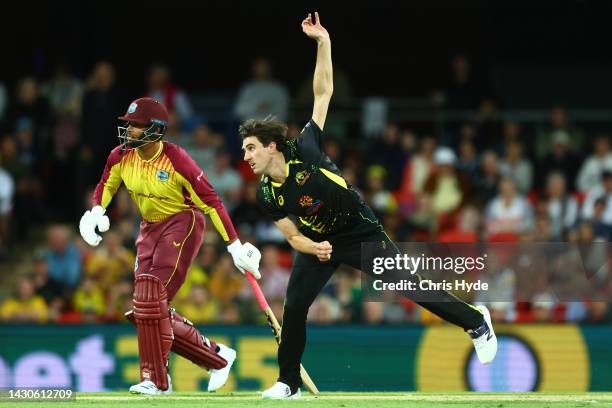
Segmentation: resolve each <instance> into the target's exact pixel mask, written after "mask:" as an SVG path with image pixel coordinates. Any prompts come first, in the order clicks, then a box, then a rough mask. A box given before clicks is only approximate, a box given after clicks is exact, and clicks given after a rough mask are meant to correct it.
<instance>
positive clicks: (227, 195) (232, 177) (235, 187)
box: [206, 148, 242, 212]
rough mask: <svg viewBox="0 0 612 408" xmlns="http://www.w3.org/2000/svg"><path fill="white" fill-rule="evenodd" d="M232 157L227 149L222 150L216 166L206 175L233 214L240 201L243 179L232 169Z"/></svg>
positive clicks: (216, 160)
mask: <svg viewBox="0 0 612 408" xmlns="http://www.w3.org/2000/svg"><path fill="white" fill-rule="evenodd" d="M231 159H232V158H231V156H230V154H229V152H227V151H226V150H225V149H223V148H220V149H218V150H217V153H216V154H215V166H214V168H212V169H210V170H209V172H208V173H207V174H206V177H207V178H208V181H209V183H210V184H211V185H213V186H215V191H216V192H217V194H218V195H219V197H221V199H222V200H223V204H224V205H225V208H227V211H228V212H231V211H232V210H233V209H234V208H236V206H237V205H238V202H239V201H240V189H241V188H242V179H241V178H240V175H239V174H238V172H237V171H236V170H234V169H233V168H232V167H231Z"/></svg>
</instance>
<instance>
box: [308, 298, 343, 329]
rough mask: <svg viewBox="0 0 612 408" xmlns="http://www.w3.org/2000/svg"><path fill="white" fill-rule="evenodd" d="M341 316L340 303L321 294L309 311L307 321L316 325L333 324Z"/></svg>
mask: <svg viewBox="0 0 612 408" xmlns="http://www.w3.org/2000/svg"><path fill="white" fill-rule="evenodd" d="M341 314H342V309H341V307H340V304H339V303H338V301H337V300H336V299H334V298H333V297H331V296H329V295H327V294H321V295H320V296H318V297H317V298H316V299H315V301H314V302H313V303H312V305H311V306H310V309H308V316H307V320H308V322H310V323H315V324H332V323H334V322H335V321H337V320H338V319H339V318H340V316H341Z"/></svg>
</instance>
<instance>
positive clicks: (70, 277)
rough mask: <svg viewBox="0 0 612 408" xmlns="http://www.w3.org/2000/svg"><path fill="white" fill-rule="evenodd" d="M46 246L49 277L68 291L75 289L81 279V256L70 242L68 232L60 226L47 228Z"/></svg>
mask: <svg viewBox="0 0 612 408" xmlns="http://www.w3.org/2000/svg"><path fill="white" fill-rule="evenodd" d="M47 245H48V249H47V253H46V258H47V263H48V264H49V275H50V276H51V277H52V278H53V279H55V280H57V281H58V282H60V283H61V284H62V285H65V286H67V287H68V288H70V289H74V288H76V286H77V285H78V283H79V280H80V279H81V256H80V254H79V251H78V249H77V247H76V245H75V244H74V243H73V242H71V233H70V230H69V229H68V228H66V227H64V226H61V225H53V226H51V227H49V229H48V230H47Z"/></svg>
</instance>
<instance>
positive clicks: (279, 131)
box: [239, 13, 497, 399]
mask: <svg viewBox="0 0 612 408" xmlns="http://www.w3.org/2000/svg"><path fill="white" fill-rule="evenodd" d="M302 30H303V31H304V33H305V34H306V35H307V36H308V37H310V38H312V39H314V40H315V41H316V42H317V58H316V66H315V71H314V80H313V91H314V107H313V112H312V119H311V120H310V121H309V122H308V123H307V124H306V126H305V127H304V129H303V130H302V132H301V134H300V135H299V137H298V138H297V139H296V140H290V139H288V138H286V136H285V135H286V130H287V127H286V126H285V125H284V124H282V123H279V122H277V121H276V120H275V119H274V118H270V117H268V118H266V119H262V120H253V119H251V120H248V121H246V122H245V123H243V124H242V125H241V126H240V130H239V132H240V135H241V136H242V139H243V142H242V148H243V150H244V160H245V161H247V162H248V164H249V165H250V167H251V169H252V170H253V172H254V173H255V174H257V175H261V181H260V183H259V188H258V194H257V198H258V202H259V203H260V205H261V206H262V208H263V209H264V211H265V212H266V213H267V214H268V215H269V216H270V217H271V218H273V219H274V220H275V223H276V225H277V226H278V228H279V229H280V230H281V231H282V232H283V234H284V236H285V237H286V239H287V241H288V242H289V244H290V245H291V246H292V248H293V249H294V250H295V251H296V254H295V257H294V263H293V269H292V272H291V277H290V280H289V285H288V287H287V295H286V300H285V307H284V312H283V326H282V332H281V342H280V345H279V349H278V364H279V368H280V374H279V377H278V380H277V382H276V384H274V385H273V386H272V387H271V388H269V389H268V390H265V391H264V392H263V393H262V396H263V398H270V399H296V398H299V397H300V386H301V385H302V382H301V379H300V362H301V358H302V353H303V351H304V347H305V344H306V316H307V313H308V309H309V307H310V305H311V304H312V303H313V301H314V300H315V298H316V297H317V295H318V293H319V292H320V291H321V289H322V288H323V287H324V286H325V284H326V283H327V281H328V280H329V278H330V277H331V276H332V274H333V273H334V271H335V270H336V269H337V268H338V266H340V265H341V264H343V263H344V264H348V265H350V266H352V267H354V268H357V269H362V268H361V243H362V242H378V243H383V244H384V246H385V247H387V248H390V249H391V250H392V251H397V252H396V253H399V250H398V249H397V246H396V245H395V244H394V243H393V242H392V241H391V240H390V239H389V237H388V236H387V234H386V233H385V231H384V230H383V227H382V225H381V224H380V222H379V221H378V220H377V219H376V217H375V216H374V214H373V212H372V210H371V209H370V208H369V207H368V206H367V205H366V204H365V203H364V202H363V201H362V199H361V198H360V196H359V194H358V193H357V192H356V191H355V190H354V189H353V188H352V187H351V186H350V185H349V184H348V183H347V182H346V180H344V179H343V178H342V176H341V173H340V171H339V170H338V168H337V167H336V165H335V164H334V163H333V162H332V161H331V160H330V159H329V157H327V156H326V155H325V154H324V153H323V152H322V150H321V145H322V133H323V127H324V125H325V118H326V116H327V110H328V106H329V102H330V99H331V96H332V92H333V80H332V58H331V41H330V37H329V34H328V32H327V30H326V29H325V28H324V27H323V26H322V25H321V21H320V19H319V16H318V13H314V16H312V15H310V14H309V15H308V17H306V19H304V20H303V21H302ZM290 216H291V217H295V218H297V219H298V220H299V224H300V225H299V228H298V227H297V226H296V224H295V223H294V222H293V221H292V220H291V219H290V218H289V217H290ZM365 272H367V273H371V271H365ZM428 296H433V298H434V299H439V300H436V301H435V302H418V303H419V304H420V305H421V306H422V307H425V308H426V309H428V310H430V311H431V312H433V313H435V314H436V315H438V316H440V317H441V318H443V319H445V320H447V321H449V322H451V323H454V324H455V325H457V326H459V327H461V328H463V329H464V330H465V331H466V332H467V333H468V334H469V336H470V337H471V338H472V341H473V343H474V346H475V349H476V353H477V355H478V358H479V359H480V361H481V362H482V363H490V362H491V361H492V360H493V358H494V357H495V354H496V352H497V338H496V336H495V333H494V331H493V326H492V324H491V318H490V315H489V312H488V310H487V309H486V307H484V306H479V307H474V306H472V305H469V304H467V303H465V302H463V301H461V300H460V299H458V298H456V297H455V296H453V295H452V294H450V293H448V292H445V291H442V290H438V291H433V292H430V293H429V295H428Z"/></svg>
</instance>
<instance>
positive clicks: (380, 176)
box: [366, 165, 397, 218]
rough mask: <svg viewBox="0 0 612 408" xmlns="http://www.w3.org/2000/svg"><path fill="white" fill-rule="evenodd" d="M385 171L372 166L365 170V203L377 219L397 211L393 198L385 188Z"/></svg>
mask: <svg viewBox="0 0 612 408" xmlns="http://www.w3.org/2000/svg"><path fill="white" fill-rule="evenodd" d="M386 176H387V170H386V169H385V168H384V167H383V166H381V165H373V166H370V167H368V170H367V179H366V180H367V181H366V183H367V190H366V202H367V203H368V205H369V206H370V207H371V208H372V210H374V213H376V215H377V216H378V217H379V218H382V217H383V216H384V214H388V213H393V212H395V211H396V210H397V202H396V201H395V197H393V194H391V192H390V191H389V190H387V189H386V188H385V178H386Z"/></svg>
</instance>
